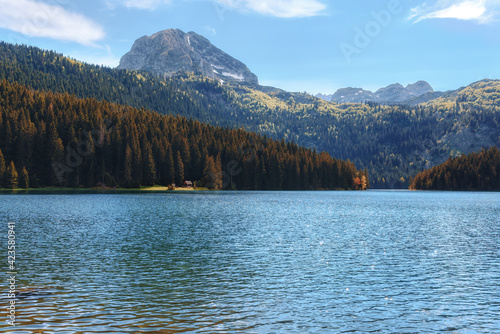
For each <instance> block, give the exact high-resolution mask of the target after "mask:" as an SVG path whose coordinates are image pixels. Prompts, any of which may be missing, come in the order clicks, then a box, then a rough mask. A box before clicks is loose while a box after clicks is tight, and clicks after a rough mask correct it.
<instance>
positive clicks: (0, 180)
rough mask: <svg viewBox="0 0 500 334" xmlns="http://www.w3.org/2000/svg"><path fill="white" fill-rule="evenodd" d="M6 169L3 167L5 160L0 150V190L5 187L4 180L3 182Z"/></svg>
mask: <svg viewBox="0 0 500 334" xmlns="http://www.w3.org/2000/svg"><path fill="white" fill-rule="evenodd" d="M6 170H7V169H6V167H5V159H4V157H3V153H2V150H1V149H0V188H3V187H4V186H5V184H4V180H5V172H6Z"/></svg>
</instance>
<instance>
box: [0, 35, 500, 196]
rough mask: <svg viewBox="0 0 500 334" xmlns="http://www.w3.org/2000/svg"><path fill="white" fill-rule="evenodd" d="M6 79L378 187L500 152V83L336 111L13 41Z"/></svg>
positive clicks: (0, 51)
mask: <svg viewBox="0 0 500 334" xmlns="http://www.w3.org/2000/svg"><path fill="white" fill-rule="evenodd" d="M0 78H5V79H7V80H8V81H10V82H14V81H16V82H20V83H22V84H25V85H27V86H29V87H32V88H34V89H42V90H49V91H54V92H61V93H64V92H67V93H69V94H75V95H76V96H77V97H81V98H87V97H93V98H96V99H98V100H105V101H109V102H115V103H121V104H127V105H130V106H133V107H137V108H146V109H151V110H155V111H158V112H160V113H163V114H170V115H178V114H179V115H182V116H185V117H188V118H193V119H196V120H199V121H202V122H207V123H210V124H212V125H218V126H223V127H230V128H240V127H244V128H245V129H246V130H248V131H252V132H258V133H261V134H263V135H267V136H268V137H270V138H274V139H285V141H286V142H292V141H293V142H295V143H297V144H299V145H302V146H306V147H314V148H316V150H318V151H326V152H328V153H329V154H331V155H332V156H334V157H336V158H338V159H343V160H345V159H349V160H350V161H352V162H353V163H354V164H355V165H356V166H357V167H358V168H360V169H364V168H367V169H368V172H369V175H370V176H371V177H370V180H371V185H372V187H378V188H386V187H387V188H404V187H408V182H409V178H410V177H411V176H414V175H416V174H417V173H418V172H419V171H421V170H423V169H425V168H429V167H432V166H434V165H437V164H439V163H442V162H444V161H445V160H446V159H447V158H448V157H449V156H450V155H451V156H457V155H460V154H462V153H468V152H472V151H477V150H480V149H481V148H482V147H490V146H500V113H499V108H500V107H499V103H497V102H499V101H497V100H498V96H500V81H494V80H487V81H481V82H478V83H475V84H473V85H470V86H468V87H466V88H464V89H461V90H458V91H456V92H452V93H448V94H446V95H445V96H443V97H441V98H439V99H436V100H432V101H430V102H428V103H426V104H422V105H417V106H412V107H410V106H400V105H394V106H384V105H377V104H373V103H370V104H335V103H330V102H326V101H323V100H321V99H318V98H315V97H313V96H311V95H308V94H305V93H287V92H283V91H272V90H271V91H266V92H263V91H261V90H257V89H255V88H252V87H249V86H244V85H232V86H228V85H221V84H220V83H219V82H218V81H215V80H212V79H208V78H204V77H201V76H199V75H194V74H189V73H179V74H177V75H175V76H174V77H172V78H167V79H160V78H158V77H155V76H153V75H151V74H148V73H142V72H141V73H137V72H133V71H125V70H114V69H109V68H104V67H99V66H93V65H87V64H82V63H80V62H77V61H74V60H71V59H68V58H66V57H63V56H62V55H59V54H57V53H54V52H49V51H43V50H40V49H37V48H33V47H24V46H14V45H10V44H5V43H3V44H0Z"/></svg>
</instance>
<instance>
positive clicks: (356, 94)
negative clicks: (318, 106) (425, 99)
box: [316, 80, 434, 103]
mask: <svg viewBox="0 0 500 334" xmlns="http://www.w3.org/2000/svg"><path fill="white" fill-rule="evenodd" d="M428 93H434V89H433V88H432V86H431V85H430V84H429V83H428V82H426V81H423V80H421V81H417V82H415V83H414V84H409V85H407V86H406V87H404V86H403V85H401V84H399V83H396V84H392V85H389V86H387V87H383V88H380V89H379V90H377V91H376V92H375V93H374V92H371V91H369V90H365V89H363V88H353V87H347V88H341V89H339V90H337V91H336V92H335V93H334V94H331V95H324V94H317V95H316V97H318V98H321V99H324V100H326V101H330V102H336V103H363V102H367V101H370V102H378V103H401V102H405V101H409V100H412V99H415V98H417V97H420V96H422V95H424V94H428Z"/></svg>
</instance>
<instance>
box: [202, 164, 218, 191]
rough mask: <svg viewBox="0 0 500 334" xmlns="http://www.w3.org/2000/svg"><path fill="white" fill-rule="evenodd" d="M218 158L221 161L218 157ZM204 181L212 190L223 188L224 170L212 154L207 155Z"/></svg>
mask: <svg viewBox="0 0 500 334" xmlns="http://www.w3.org/2000/svg"><path fill="white" fill-rule="evenodd" d="M217 160H219V161H220V159H219V158H218V159H217ZM218 165H219V166H218ZM203 181H204V184H205V187H207V188H208V189H212V190H220V189H222V182H223V181H222V172H221V169H220V163H217V162H216V161H215V160H214V157H212V156H206V157H205V168H204V169H203Z"/></svg>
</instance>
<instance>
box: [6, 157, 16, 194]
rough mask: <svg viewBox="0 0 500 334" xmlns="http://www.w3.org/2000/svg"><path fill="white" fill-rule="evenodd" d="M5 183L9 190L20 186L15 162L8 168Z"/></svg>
mask: <svg viewBox="0 0 500 334" xmlns="http://www.w3.org/2000/svg"><path fill="white" fill-rule="evenodd" d="M5 183H6V186H7V188H9V189H16V188H17V186H18V173H17V170H16V166H15V165H14V161H11V162H10V165H9V167H7V172H6V178H5Z"/></svg>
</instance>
